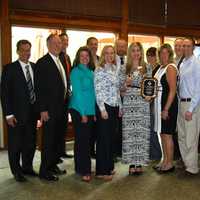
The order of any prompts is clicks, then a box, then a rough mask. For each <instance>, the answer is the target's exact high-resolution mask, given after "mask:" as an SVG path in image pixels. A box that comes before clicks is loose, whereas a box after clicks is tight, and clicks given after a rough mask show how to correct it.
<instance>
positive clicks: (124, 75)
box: [119, 42, 150, 175]
mask: <svg viewBox="0 0 200 200" xmlns="http://www.w3.org/2000/svg"><path fill="white" fill-rule="evenodd" d="M145 71H146V65H145V63H144V51H143V47H142V45H141V43H139V42H135V43H132V44H131V45H130V46H129V49H128V55H127V64H126V66H125V67H123V68H122V69H121V70H120V72H119V77H120V85H121V94H122V96H123V104H122V112H123V115H122V162H123V163H125V164H129V165H130V166H129V174H130V175H133V174H141V173H142V172H143V169H142V167H143V166H145V165H147V163H148V161H149V148H150V103H149V101H148V100H147V99H144V98H143V97H142V96H141V94H140V91H141V89H140V85H141V81H142V78H143V77H144V76H145Z"/></svg>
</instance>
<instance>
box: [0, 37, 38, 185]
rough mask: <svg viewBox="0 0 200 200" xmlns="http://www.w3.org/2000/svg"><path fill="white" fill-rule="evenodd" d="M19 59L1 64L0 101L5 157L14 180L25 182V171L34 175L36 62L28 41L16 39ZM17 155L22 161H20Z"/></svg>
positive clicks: (26, 173)
mask: <svg viewBox="0 0 200 200" xmlns="http://www.w3.org/2000/svg"><path fill="white" fill-rule="evenodd" d="M17 54H18V56H19V59H18V60H17V61H15V62H13V63H10V64H8V65H6V66H5V67H4V68H3V72H2V79H1V102H2V108H3V113H4V116H5V118H6V122H7V127H8V157H9V163H10V168H11V172H12V174H13V175H14V178H15V179H16V181H19V182H24V181H26V180H27V179H26V178H25V177H24V175H31V176H37V174H36V173H35V172H34V170H33V165H32V162H33V157H34V153H35V148H36V124H37V114H36V109H35V102H36V96H35V91H34V81H33V79H34V68H35V64H34V63H31V62H29V58H30V55H31V43H30V42H29V41H27V40H20V41H18V43H17ZM20 157H21V159H22V165H20Z"/></svg>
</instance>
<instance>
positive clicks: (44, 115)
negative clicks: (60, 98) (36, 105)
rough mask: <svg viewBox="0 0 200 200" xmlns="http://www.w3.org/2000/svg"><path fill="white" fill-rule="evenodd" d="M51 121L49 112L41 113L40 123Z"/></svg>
mask: <svg viewBox="0 0 200 200" xmlns="http://www.w3.org/2000/svg"><path fill="white" fill-rule="evenodd" d="M49 119H50V117H49V113H48V111H44V112H41V113H40V121H41V123H43V122H47V121H48V120H49Z"/></svg>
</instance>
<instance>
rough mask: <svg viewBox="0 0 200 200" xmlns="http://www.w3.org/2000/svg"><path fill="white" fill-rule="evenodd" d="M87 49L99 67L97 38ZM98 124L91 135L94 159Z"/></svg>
mask: <svg viewBox="0 0 200 200" xmlns="http://www.w3.org/2000/svg"><path fill="white" fill-rule="evenodd" d="M86 44H87V47H88V48H89V49H90V51H91V53H92V56H93V59H94V63H95V66H96V67H97V66H98V64H99V59H100V58H99V56H98V55H97V50H98V39H97V38H95V37H89V38H88V39H87V42H86ZM96 127H97V123H96V122H95V123H94V126H93V132H92V135H91V138H90V155H91V157H92V158H96V148H95V146H96V140H97V133H96V132H97V128H96Z"/></svg>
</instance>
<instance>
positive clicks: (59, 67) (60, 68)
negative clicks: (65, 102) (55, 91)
mask: <svg viewBox="0 0 200 200" xmlns="http://www.w3.org/2000/svg"><path fill="white" fill-rule="evenodd" d="M56 61H57V66H58V70H59V72H60V76H61V78H62V81H63V84H64V87H65V91H67V85H66V84H67V83H66V82H65V77H64V74H63V71H62V66H61V63H60V60H59V58H57V59H56ZM65 97H66V92H65V94H64V98H65Z"/></svg>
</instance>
